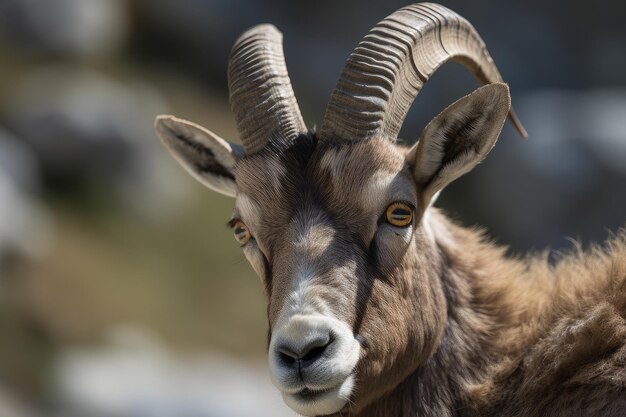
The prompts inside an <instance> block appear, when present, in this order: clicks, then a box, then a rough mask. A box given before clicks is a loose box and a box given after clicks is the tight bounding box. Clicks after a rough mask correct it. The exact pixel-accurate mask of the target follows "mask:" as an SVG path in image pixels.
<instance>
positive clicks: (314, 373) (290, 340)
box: [156, 3, 626, 417]
mask: <svg viewBox="0 0 626 417" xmlns="http://www.w3.org/2000/svg"><path fill="white" fill-rule="evenodd" d="M450 59H453V60H456V61H458V62H460V63H461V64H463V65H464V66H465V67H467V68H468V69H469V70H470V71H471V72H472V73H473V74H474V75H475V76H476V78H477V79H478V80H479V81H480V82H481V83H483V84H485V85H484V86H483V87H481V88H479V89H477V90H476V91H474V92H473V93H471V94H469V95H467V96H465V97H463V98H461V99H460V100H458V101H457V102H455V103H454V104H452V105H451V106H449V107H448V108H446V109H445V110H443V112H441V113H440V114H439V115H438V116H437V117H435V118H434V119H433V120H432V121H431V122H430V123H429V124H428V125H427V126H426V128H425V129H424V130H423V133H422V134H421V136H420V138H419V140H418V141H417V143H416V144H415V145H414V146H413V147H411V148H410V149H406V148H404V147H402V146H399V145H397V144H396V143H395V142H396V140H397V137H398V132H399V130H400V127H401V125H402V123H403V120H404V118H405V116H406V114H407V112H408V110H409V107H410V106H411V104H412V102H413V100H414V99H415V97H416V96H417V94H418V92H419V91H420V89H421V87H422V85H423V84H424V82H426V80H428V79H429V77H430V76H431V75H432V74H433V73H434V72H435V71H436V70H437V68H439V67H440V66H441V65H442V64H443V63H445V62H447V61H448V60H450ZM228 82H229V89H230V102H231V106H232V110H233V112H234V114H235V119H236V122H237V127H238V131H239V134H240V136H241V141H242V143H243V146H239V145H236V144H232V143H229V142H226V141H225V140H223V139H221V138H220V137H218V136H217V135H215V134H214V133H212V132H210V131H209V130H206V129H205V128H203V127H200V126H198V125H196V124H193V123H190V122H187V121H184V120H180V119H177V118H175V117H172V116H160V117H158V118H157V121H156V129H157V131H158V134H159V135H160V137H161V140H162V141H163V143H164V144H165V146H166V147H167V148H168V149H169V151H170V152H171V153H172V154H173V155H174V157H175V158H176V159H177V160H178V161H179V162H180V163H181V164H182V165H183V167H185V168H186V170H187V171H188V172H189V173H191V175H193V176H194V177H195V178H196V179H198V180H199V181H200V182H201V183H203V184H204V185H206V186H207V187H209V188H210V189H212V190H214V191H217V192H219V193H222V194H226V195H228V196H232V197H234V198H235V199H236V200H235V208H234V211H233V214H232V219H231V220H230V225H231V226H232V228H233V231H234V234H235V238H236V239H237V241H238V242H239V243H240V244H241V247H242V249H243V252H244V254H245V256H246V258H247V259H248V261H249V262H250V264H251V265H252V267H253V268H254V270H255V271H256V273H257V274H258V275H259V276H260V277H261V279H262V281H263V283H264V286H265V290H266V293H267V298H268V309H267V311H268V320H269V334H268V356H269V365H270V371H271V377H272V382H273V383H274V384H275V385H276V387H277V388H278V389H279V390H280V392H281V393H282V396H283V398H284V401H285V402H286V404H287V405H288V406H289V407H291V408H292V409H293V410H295V411H296V412H297V413H299V414H303V415H305V416H318V415H336V416H389V417H398V416H433V417H442V416H507V417H510V416H583V415H585V416H592V415H593V416H625V415H626V320H625V317H626V233H624V232H623V231H622V232H620V233H619V234H618V235H616V236H613V238H612V239H611V240H610V241H609V242H607V243H606V246H605V247H602V248H601V247H593V248H591V249H588V250H582V249H577V250H574V251H572V253H571V254H569V255H564V256H563V257H562V258H561V259H560V260H559V261H558V262H556V264H554V265H551V264H550V263H549V262H548V261H547V259H546V257H545V256H529V257H528V258H525V259H511V258H510V257H507V256H506V255H505V252H506V250H505V249H504V248H501V247H498V246H496V245H495V244H493V243H492V242H490V241H489V240H488V239H486V238H485V236H484V235H483V233H481V232H478V231H476V230H473V229H467V228H463V227H460V226H458V225H456V224H455V223H453V222H452V221H450V220H449V219H448V218H447V217H446V216H445V215H444V214H442V213H441V212H440V211H439V210H438V209H436V208H434V207H433V202H434V201H435V199H436V197H437V195H438V194H439V192H440V191H441V190H442V189H443V188H444V187H445V186H446V185H448V184H449V183H450V182H451V181H453V180H455V179H456V178H458V177H460V176H461V175H463V174H465V173H467V172H469V171H470V170H471V169H472V168H473V167H474V166H476V165H477V164H478V163H479V162H480V161H481V160H482V159H483V158H484V157H485V156H486V155H487V153H488V152H489V151H490V150H491V148H492V147H493V146H494V144H495V142H496V139H497V137H498V135H499V134H500V130H501V129H502V126H503V124H504V122H505V119H506V117H507V115H508V117H509V118H510V119H511V120H512V122H513V123H514V125H515V126H516V127H517V129H518V130H519V131H520V133H521V134H522V135H525V132H524V129H523V127H522V126H521V124H520V123H519V121H518V120H517V118H516V117H515V115H514V113H513V112H512V110H511V106H510V96H509V89H508V87H507V85H506V84H504V83H503V82H502V77H501V76H500V73H499V72H498V69H497V67H496V65H495V64H494V62H493V60H492V58H491V57H490V55H489V53H488V51H487V49H486V47H485V44H484V42H483V41H482V40H481V38H480V37H479V35H478V33H477V32H476V30H475V29H474V28H473V27H472V25H471V24H470V23H469V22H468V21H467V20H465V19H464V18H462V17H461V16H459V15H458V14H456V13H454V12H452V11H450V10H448V9H446V8H444V7H442V6H440V5H437V4H432V3H420V4H415V5H412V6H408V7H404V8H402V9H400V10H398V11H396V12H395V13H393V14H392V15H390V16H389V17H387V18H386V19H384V20H383V21H381V22H380V23H379V24H378V25H376V26H375V27H374V28H373V29H372V30H371V32H369V33H368V34H367V36H366V37H365V38H364V39H363V41H362V42H361V43H360V44H359V45H358V46H357V48H356V49H355V50H354V52H353V53H352V54H351V55H350V57H349V59H348V61H347V64H346V66H345V68H344V70H343V73H342V74H341V77H340V79H339V81H338V82H337V85H336V88H335V89H334V91H333V92H332V95H331V98H330V102H329V104H328V107H327V109H326V114H325V116H324V119H323V122H322V123H321V126H320V128H319V130H318V131H310V130H307V128H306V126H305V124H304V122H303V120H302V117H301V115H300V112H299V109H298V104H297V102H296V98H295V96H294V93H293V91H292V88H291V84H290V81H289V77H288V75H287V69H286V66H285V62H284V58H283V52H282V38H281V34H280V33H279V32H278V31H277V30H276V29H275V28H274V27H273V26H271V25H260V26H257V27H254V28H252V29H250V30H248V31H247V32H245V33H244V34H243V35H242V36H241V37H240V38H239V39H238V40H237V42H236V43H235V46H234V48H233V50H232V54H231V57H230V62H229V69H228ZM512 221H514V219H512ZM242 395H243V394H242Z"/></svg>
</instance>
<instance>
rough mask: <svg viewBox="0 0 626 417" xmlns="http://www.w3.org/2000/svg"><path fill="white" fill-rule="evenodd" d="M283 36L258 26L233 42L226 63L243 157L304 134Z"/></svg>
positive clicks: (265, 26) (267, 27) (272, 27)
mask: <svg viewBox="0 0 626 417" xmlns="http://www.w3.org/2000/svg"><path fill="white" fill-rule="evenodd" d="M282 40H283V36H282V34H281V33H280V32H279V31H278V29H276V27H274V26H272V25H258V26H255V27H253V28H251V29H249V30H247V31H246V32H244V33H243V34H242V35H241V36H240V37H239V39H237V41H236V42H235V45H234V46H233V50H232V52H231V55H230V60H229V63H228V88H229V91H230V105H231V108H232V110H233V113H235V119H236V122H237V128H238V130H239V134H240V136H241V141H242V143H243V146H244V149H245V152H246V154H253V153H255V152H258V151H259V150H261V149H262V148H263V147H264V146H265V145H266V144H267V143H268V141H270V140H279V141H287V140H291V139H293V138H295V137H296V136H298V135H299V134H301V133H303V132H305V131H306V127H305V124H304V121H303V120H302V116H301V115H300V110H299V108H298V103H297V101H296V97H295V95H294V93H293V89H292V88H291V81H290V80H289V75H288V74H287V66H286V65H285V58H284V56H283V46H282Z"/></svg>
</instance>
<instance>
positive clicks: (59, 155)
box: [8, 67, 182, 213]
mask: <svg viewBox="0 0 626 417" xmlns="http://www.w3.org/2000/svg"><path fill="white" fill-rule="evenodd" d="M10 103H11V105H10V108H9V110H8V123H9V124H10V125H11V127H12V128H13V130H14V131H15V132H17V134H18V135H19V136H20V137H22V138H24V140H25V141H26V142H27V143H28V144H29V146H30V147H31V148H32V149H33V151H34V152H35V154H36V156H37V159H38V161H39V163H40V164H41V167H42V174H43V178H44V184H45V186H46V187H48V188H49V189H50V190H53V191H54V192H55V193H56V194H57V195H64V194H66V195H67V194H69V195H70V196H71V194H72V192H78V193H79V194H87V195H91V196H94V195H96V196H97V200H98V202H104V203H107V204H109V203H113V204H114V203H115V202H116V201H117V200H121V202H122V204H123V205H124V206H125V207H127V208H128V207H130V208H133V209H137V210H140V211H150V210H152V208H153V207H155V206H158V205H159V204H160V205H161V207H160V210H166V209H167V206H168V203H171V202H175V201H177V197H180V196H181V195H182V194H181V191H182V190H181V187H180V186H179V184H178V183H176V181H175V180H173V177H174V176H172V175H171V169H172V168H173V166H172V165H171V164H168V163H163V162H164V161H167V162H169V161H168V160H166V159H165V158H166V157H167V155H166V153H165V152H163V149H162V147H161V145H160V144H159V142H158V140H157V138H156V136H155V133H154V129H153V123H154V117H155V115H157V114H159V113H162V112H163V111H164V109H165V108H166V107H167V106H166V105H165V102H164V100H163V98H162V97H161V95H160V94H159V93H158V92H156V91H155V90H154V89H153V88H151V87H150V86H148V85H146V84H143V83H133V84H127V83H122V82H119V81H116V80H113V79H111V78H108V77H106V76H104V75H102V74H100V73H97V72H93V71H90V70H86V69H77V68H74V67H54V68H47V69H43V70H39V71H36V72H35V73H33V74H31V75H29V76H26V77H24V78H23V79H22V82H21V83H20V84H19V85H18V86H17V87H16V89H15V92H14V95H13V97H12V99H11V100H10ZM111 197H113V200H111ZM161 213H164V211H161Z"/></svg>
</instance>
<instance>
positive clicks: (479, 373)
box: [358, 211, 626, 417]
mask: <svg viewBox="0 0 626 417" xmlns="http://www.w3.org/2000/svg"><path fill="white" fill-rule="evenodd" d="M428 221H429V222H430V227H432V229H433V232H434V236H435V241H436V245H435V247H436V251H437V252H438V254H437V255H438V256H439V257H440V260H441V269H440V270H439V271H437V274H438V276H436V277H433V278H434V279H439V280H441V282H442V285H443V286H444V289H445V292H446V301H447V314H448V320H447V327H446V330H445V333H444V336H443V338H442V340H441V343H440V345H439V348H438V349H437V351H436V352H435V353H434V354H433V356H431V358H430V359H428V361H427V362H426V363H425V364H423V365H422V366H421V367H419V368H418V369H417V370H416V371H415V372H414V373H413V374H411V375H410V376H409V377H408V378H406V379H405V380H404V381H403V382H401V383H400V384H399V385H398V386H397V387H396V388H395V389H393V390H392V391H391V392H390V393H388V394H387V395H386V396H384V397H383V398H381V399H379V400H377V401H375V402H374V403H373V404H371V405H370V406H368V407H367V408H366V409H365V410H363V411H361V412H360V413H359V414H358V416H359V417H374V416H375V417H386V416H389V417H402V416H405V417H409V416H411V417H417V416H420V417H422V416H432V417H446V416H483V417H484V416H496V415H497V416H504V415H507V416H515V415H519V416H522V415H524V416H530V415H548V414H545V413H546V412H547V411H548V410H549V409H551V407H555V408H554V410H555V413H554V414H549V415H568V414H561V413H567V412H571V411H572V408H570V407H574V409H580V407H583V406H584V404H578V403H577V402H580V401H582V400H581V399H580V396H581V395H586V396H588V395H589V394H590V392H589V391H585V389H586V388H585V386H586V385H585V382H587V381H591V380H592V378H595V379H598V378H603V379H604V380H605V381H606V382H605V383H604V384H600V385H594V387H593V390H595V391H594V392H597V390H598V389H600V390H601V391H602V392H601V395H603V396H604V397H605V398H614V399H613V400H612V401H605V402H604V406H603V407H605V408H602V409H597V410H595V411H597V412H598V413H599V414H597V415H619V414H612V411H613V412H615V413H619V412H620V411H619V410H622V411H623V410H624V409H626V408H624V407H626V374H625V371H624V363H626V321H625V317H626V291H625V290H626V233H624V232H623V231H622V233H621V234H620V235H619V236H617V237H615V238H614V239H613V240H612V241H609V243H608V244H607V248H606V249H602V248H592V249H591V250H589V251H587V252H585V253H583V252H582V251H581V250H580V249H579V248H576V250H575V251H573V253H572V254H570V255H568V256H564V257H563V258H562V259H561V260H560V261H559V262H557V264H556V265H554V266H550V264H549V263H548V261H547V253H544V254H542V255H539V256H535V257H531V258H528V259H525V260H523V261H522V260H517V259H510V258H506V257H505V248H501V247H497V246H496V245H494V244H492V243H488V242H486V241H485V239H484V237H483V234H482V233H480V232H478V231H475V230H470V229H465V228H461V227H459V226H456V225H455V224H453V223H452V222H450V221H449V220H448V219H446V218H445V217H444V216H443V215H441V214H439V213H437V212H436V211H435V212H434V213H432V215H431V216H430V218H429V220H428ZM598 359H602V361H599V360H598ZM620 364H621V365H620ZM594 372H595V373H594ZM595 382H597V381H595V380H594V383H595ZM557 386H559V387H561V388H559V389H556V392H555V388H556V387H557ZM562 390H569V391H562ZM564 392H566V394H565V395H562V394H563V393H564ZM557 396H558V397H557ZM564 398H565V399H564ZM583 400H584V398H583ZM564 401H566V402H567V404H566V403H565V402H564ZM576 407H578V408H576ZM619 407H621V408H619ZM533 409H534V410H536V413H537V414H535V413H534V412H533V411H532V410H533ZM568 410H569V411H568ZM570 415H571V414H570ZM576 415H578V414H576ZM581 415H586V414H581Z"/></svg>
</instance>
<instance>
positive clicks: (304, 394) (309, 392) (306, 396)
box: [293, 387, 337, 402]
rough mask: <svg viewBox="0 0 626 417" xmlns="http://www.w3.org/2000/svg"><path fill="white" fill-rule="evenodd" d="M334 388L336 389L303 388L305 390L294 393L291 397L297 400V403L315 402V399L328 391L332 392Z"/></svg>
mask: <svg viewBox="0 0 626 417" xmlns="http://www.w3.org/2000/svg"><path fill="white" fill-rule="evenodd" d="M335 388H337V387H332V388H327V389H309V388H305V389H303V390H301V391H298V392H296V393H295V394H293V396H294V397H295V398H297V399H298V401H302V402H307V401H316V400H317V399H319V398H320V397H322V396H323V395H324V394H327V393H329V392H330V391H332V390H333V389H335Z"/></svg>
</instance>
